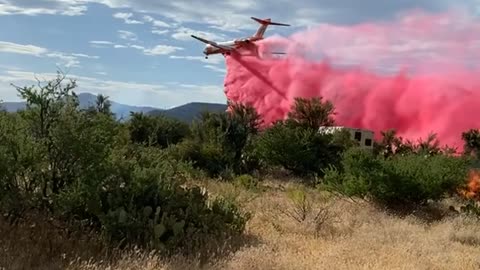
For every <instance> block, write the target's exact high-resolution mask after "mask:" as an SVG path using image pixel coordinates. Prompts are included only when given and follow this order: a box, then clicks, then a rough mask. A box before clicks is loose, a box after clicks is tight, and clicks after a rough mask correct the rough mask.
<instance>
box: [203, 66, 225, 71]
mask: <svg viewBox="0 0 480 270" xmlns="http://www.w3.org/2000/svg"><path fill="white" fill-rule="evenodd" d="M204 67H206V68H208V69H210V70H213V71H216V72H220V73H227V70H226V69H225V68H220V67H217V66H213V65H204Z"/></svg>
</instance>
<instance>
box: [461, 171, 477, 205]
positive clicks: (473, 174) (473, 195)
mask: <svg viewBox="0 0 480 270" xmlns="http://www.w3.org/2000/svg"><path fill="white" fill-rule="evenodd" d="M460 194H461V195H462V196H464V197H465V198H467V199H475V200H478V201H480V170H473V169H472V170H470V173H469V175H468V180H467V186H466V189H464V190H461V191H460Z"/></svg>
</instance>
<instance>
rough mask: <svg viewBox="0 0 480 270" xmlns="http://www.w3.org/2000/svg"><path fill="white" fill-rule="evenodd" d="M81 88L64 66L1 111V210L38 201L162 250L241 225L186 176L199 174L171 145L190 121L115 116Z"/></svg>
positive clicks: (70, 219)
mask: <svg viewBox="0 0 480 270" xmlns="http://www.w3.org/2000/svg"><path fill="white" fill-rule="evenodd" d="M75 87H76V85H75V82H74V81H71V82H70V83H65V82H64V77H63V76H61V75H60V74H59V76H58V78H57V79H56V80H53V81H51V82H49V83H48V84H47V85H45V86H42V87H41V88H39V89H38V88H36V87H22V88H20V87H19V88H17V89H18V91H19V93H20V95H21V96H22V97H23V98H24V99H25V100H26V102H27V108H26V110H22V111H20V112H17V113H7V112H1V113H0V209H1V211H2V214H5V215H6V216H7V217H8V218H10V220H12V221H18V220H19V219H20V218H22V217H23V213H25V212H27V211H32V210H35V211H39V212H41V213H45V215H48V216H53V217H55V218H58V219H63V220H64V221H66V222H67V223H69V224H71V225H81V226H89V227H91V228H93V229H96V230H97V231H98V232H99V233H101V235H102V236H103V237H104V239H105V240H107V241H108V242H110V243H112V244H113V243H114V244H115V246H117V245H118V243H123V244H124V245H126V244H135V245H140V246H146V247H152V248H158V249H162V250H164V251H166V252H167V251H168V252H170V251H175V250H184V249H187V250H190V251H193V250H194V249H199V248H200V249H201V248H202V247H203V246H204V245H205V243H206V241H207V240H212V239H217V238H218V237H220V239H223V237H228V236H232V235H237V234H241V233H242V232H243V230H244V227H245V224H246V222H247V220H248V213H242V212H240V210H239V209H238V208H237V206H236V205H235V204H233V203H231V202H229V201H227V200H223V199H220V198H217V199H214V200H213V199H210V198H209V196H208V193H206V192H203V191H202V190H201V189H200V188H198V187H195V186H193V187H188V186H187V185H184V184H185V182H186V180H189V179H191V178H194V177H198V174H199V172H198V170H197V169H196V168H194V166H193V165H192V164H191V163H189V162H188V161H187V160H180V159H177V158H175V156H174V155H173V154H172V152H174V151H172V149H173V147H174V145H175V143H178V142H179V141H180V140H181V139H182V137H185V136H187V135H188V133H186V132H185V126H184V125H182V124H179V123H178V122H175V121H170V120H165V119H164V118H150V117H143V116H135V115H134V117H133V119H131V120H130V121H127V122H126V123H119V122H118V121H116V120H115V118H114V117H113V114H112V113H111V112H110V111H109V102H108V100H107V99H106V98H104V97H102V96H99V98H98V100H97V104H96V106H91V107H89V108H86V109H82V108H80V107H79V103H78V99H77V97H76V95H75V93H74V92H73V89H74V88H75ZM200 175H201V173H200Z"/></svg>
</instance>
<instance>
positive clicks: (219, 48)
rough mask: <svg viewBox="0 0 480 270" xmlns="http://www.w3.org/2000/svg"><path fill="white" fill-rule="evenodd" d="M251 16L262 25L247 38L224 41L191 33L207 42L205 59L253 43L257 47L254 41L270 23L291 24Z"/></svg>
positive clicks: (228, 53)
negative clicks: (208, 38)
mask: <svg viewBox="0 0 480 270" xmlns="http://www.w3.org/2000/svg"><path fill="white" fill-rule="evenodd" d="M250 18H251V19H253V20H255V21H257V22H258V23H260V24H261V25H260V26H259V28H258V29H257V32H256V33H255V34H254V35H253V36H250V37H247V38H240V39H235V40H231V41H224V42H214V41H210V40H207V39H204V38H201V37H197V36H195V35H191V37H193V38H195V39H197V40H200V41H201V42H204V43H206V44H207V45H205V49H204V50H203V54H204V55H205V59H208V56H209V55H212V54H222V55H224V56H225V54H226V55H230V54H231V53H232V52H235V51H236V50H237V49H239V48H242V47H248V46H251V45H253V46H254V47H255V48H256V46H255V45H254V44H253V43H254V42H256V41H258V40H262V39H263V35H264V34H265V31H266V30H267V27H268V26H269V25H281V26H290V25H289V24H285V23H277V22H272V20H271V19H259V18H255V17H250ZM272 54H285V53H281V52H272Z"/></svg>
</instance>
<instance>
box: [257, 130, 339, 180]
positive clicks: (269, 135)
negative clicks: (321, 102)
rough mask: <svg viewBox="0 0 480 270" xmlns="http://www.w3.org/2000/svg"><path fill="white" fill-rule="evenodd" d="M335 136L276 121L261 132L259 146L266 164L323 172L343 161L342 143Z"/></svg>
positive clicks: (294, 169) (301, 172) (309, 172)
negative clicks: (341, 154) (336, 141)
mask: <svg viewBox="0 0 480 270" xmlns="http://www.w3.org/2000/svg"><path fill="white" fill-rule="evenodd" d="M332 138H333V137H332V135H325V134H320V133H319V132H318V131H317V130H315V129H306V128H304V127H301V126H296V125H290V124H288V123H285V122H277V123H275V124H274V125H273V126H272V127H270V128H268V129H267V130H265V131H264V132H263V133H262V134H261V135H260V137H259V138H258V139H257V141H256V147H257V151H258V154H259V156H260V157H261V159H262V160H264V161H265V163H266V164H267V165H270V166H282V167H284V168H285V169H287V170H290V171H292V172H293V173H295V174H297V175H306V174H311V173H318V174H321V173H322V169H324V168H326V167H327V166H328V165H332V164H337V162H339V161H340V153H341V151H342V149H343V147H342V146H341V145H340V144H336V143H334V141H333V140H332Z"/></svg>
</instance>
